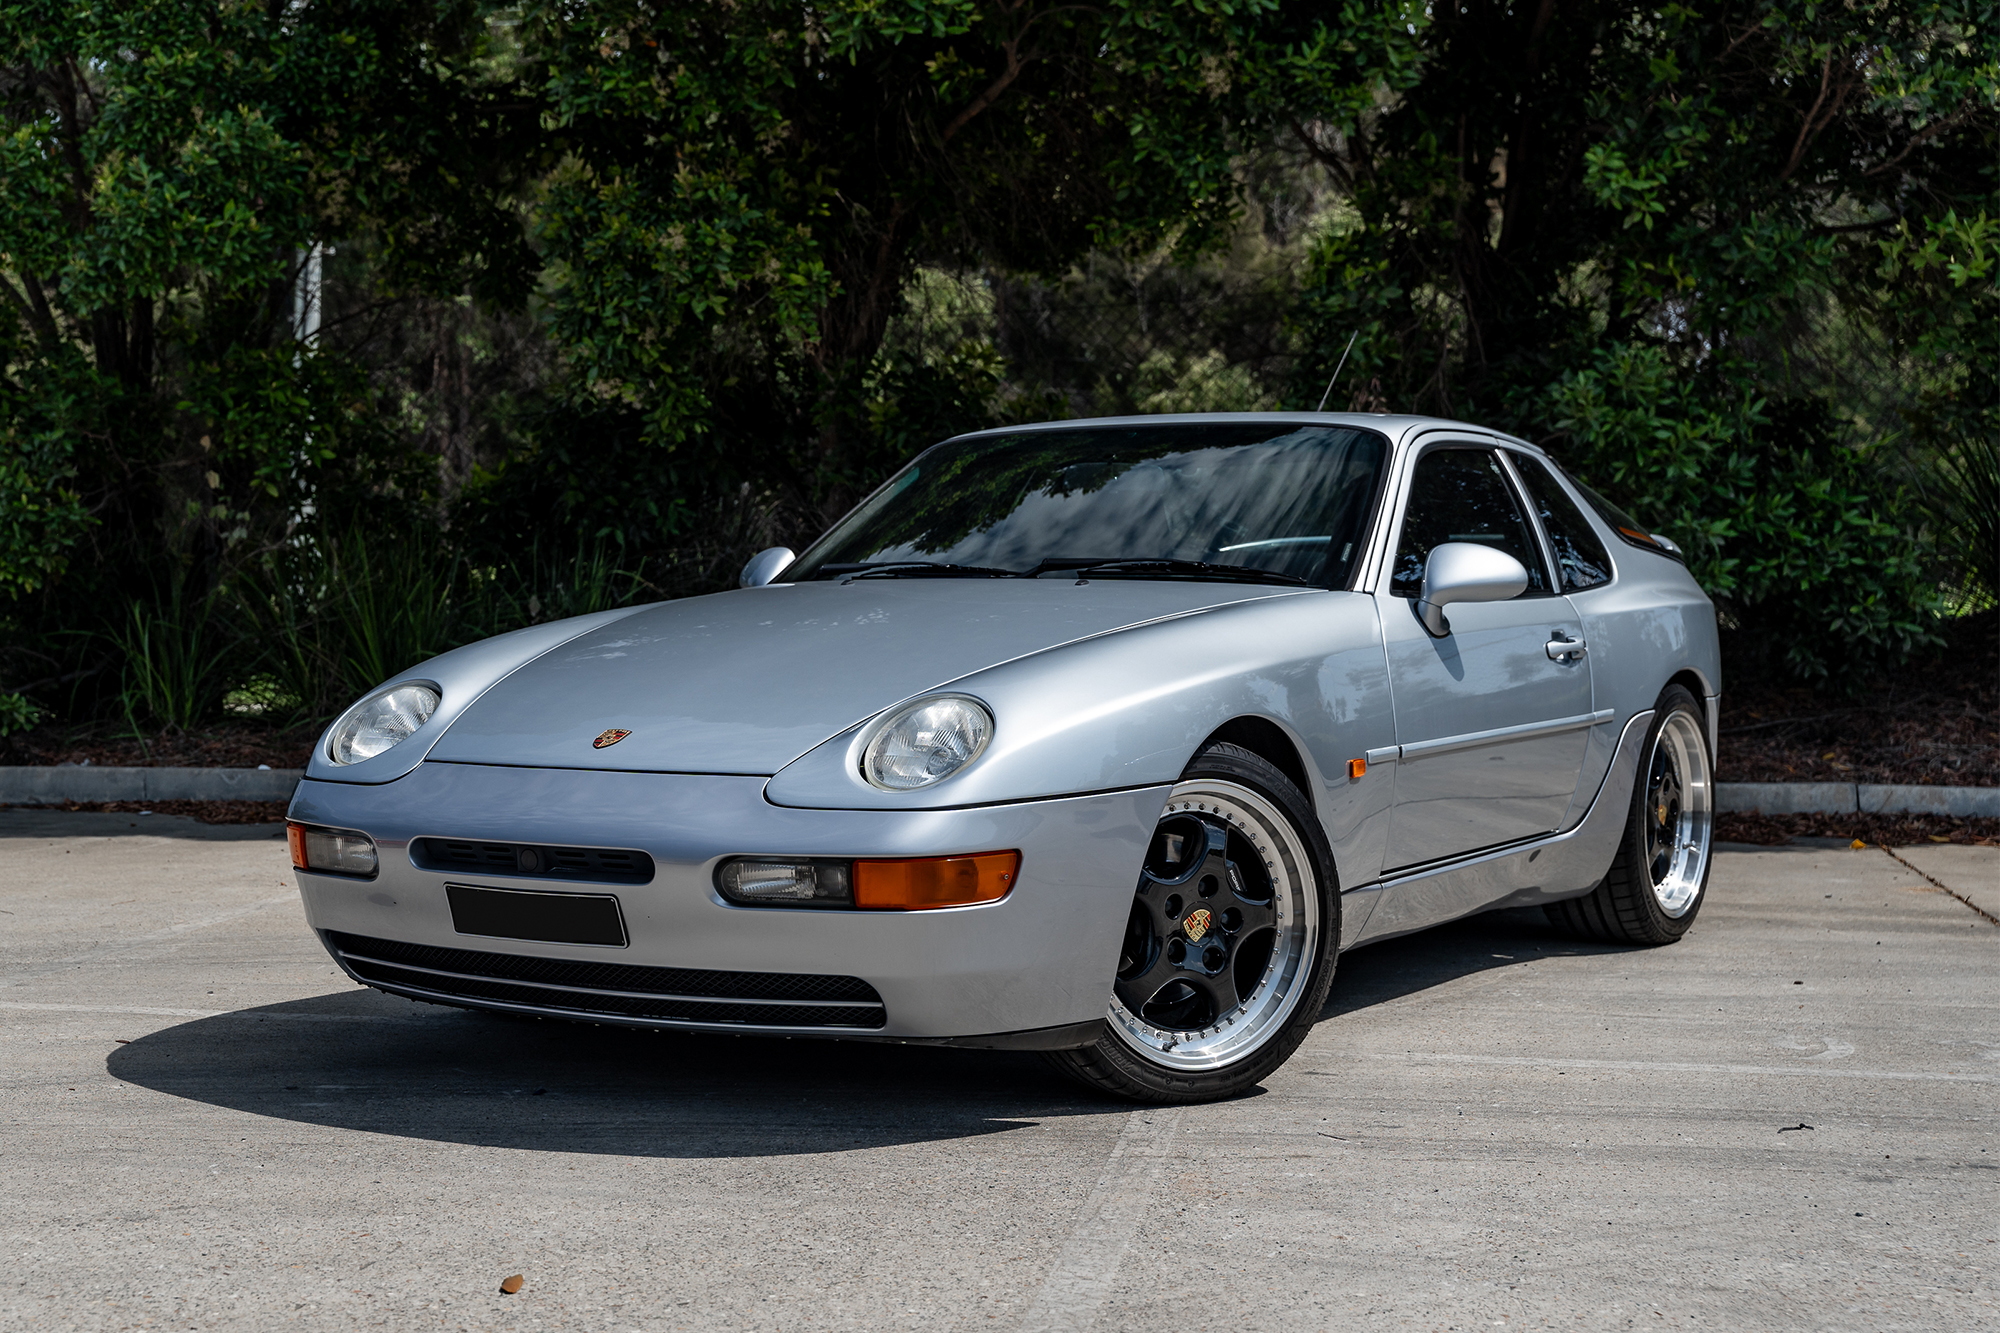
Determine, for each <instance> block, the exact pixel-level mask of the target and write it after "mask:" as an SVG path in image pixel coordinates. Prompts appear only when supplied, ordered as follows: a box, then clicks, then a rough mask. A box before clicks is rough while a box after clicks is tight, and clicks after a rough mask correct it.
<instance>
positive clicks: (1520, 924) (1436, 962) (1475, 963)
mask: <svg viewBox="0 0 2000 1333" xmlns="http://www.w3.org/2000/svg"><path fill="white" fill-rule="evenodd" d="M1625 952H1627V950H1626V949H1625V948H1624V947H1623V946H1620V945H1614V944H1590V943H1586V942H1584V941H1582V940H1579V939H1576V938H1575V937H1573V936H1571V935H1568V934H1565V933H1564V932H1562V931H1560V930H1558V929H1557V928H1556V927H1555V926H1553V925H1551V924H1550V923H1549V919H1548V918H1547V917H1546V916H1544V915H1543V914H1542V909H1541V908H1539V907H1521V908H1513V909H1510V910H1508V911H1503V912H1484V913H1481V914H1480V915H1478V916H1470V917H1466V918H1465V919H1464V920H1462V921H1454V922H1452V923H1450V924H1449V925H1444V926H1433V927H1432V928H1431V929H1429V930H1423V931H1419V932H1417V933H1416V934H1414V935H1404V936H1401V937H1399V938H1397V939H1393V940H1384V941H1383V942H1382V943H1380V944H1368V945H1364V946H1362V947H1361V948H1358V949H1355V950H1352V951H1351V952H1348V953H1345V954H1342V955H1341V958H1340V967H1339V969H1338V970H1337V971H1336V972H1335V973H1334V978H1333V991H1332V993H1331V994H1329V995H1328V996H1327V997H1326V1007H1325V1008H1323V1009H1321V1010H1320V1019H1321V1021H1322V1022H1324V1021H1325V1020H1327V1019H1330V1018H1338V1017H1340V1016H1341V1015H1343V1014H1351V1013H1354V1012H1356V1011H1357V1010H1362V1009H1368V1008H1371V1007H1372V1006H1374V1005H1378V1004H1383V1003H1386V1002H1387V1001H1390V1000H1398V999H1401V998H1402V997H1404V996H1406V995H1415V994H1417V993H1418V992H1420V991H1427V990H1430V989H1431V988H1432V987H1434V986H1442V985H1444V984H1446V983H1447V982H1451V981H1457V980H1458V979H1460V978H1461V977H1469V976H1474V975H1477V974H1478V973H1481V972H1490V971H1493V970H1494V969H1495V968H1502V967H1518V966H1519V965H1521V964H1522V963H1531V962H1534V961H1535V960H1537V959H1541V958H1561V957H1571V958H1579V957H1588V956H1591V955H1595V954H1616V953H1625Z"/></svg>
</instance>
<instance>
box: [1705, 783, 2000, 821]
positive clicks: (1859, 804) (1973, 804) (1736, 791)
mask: <svg viewBox="0 0 2000 1333" xmlns="http://www.w3.org/2000/svg"><path fill="white" fill-rule="evenodd" d="M1715 808H1716V809H1717V810H1718V811H1720V812H1721V813H1723V814H1765V815H1852V814H1864V815H1953V816H1957V817H1959V818H1965V817H1967V816H1985V817H1987V818H1989V819H1990V818H1995V817H2000V787H1898V786H1889V785H1886V784H1879V783H1872V782H1718V783H1716V784H1715Z"/></svg>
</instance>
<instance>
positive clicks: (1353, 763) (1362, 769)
mask: <svg viewBox="0 0 2000 1333" xmlns="http://www.w3.org/2000/svg"><path fill="white" fill-rule="evenodd" d="M1367 772H1368V761H1367V760H1366V759H1350V760H1348V761H1347V778H1348V781H1350V782H1352V781H1353V780H1354V779H1355V778H1358V777H1362V776H1364V775H1365V774H1366V773H1367Z"/></svg>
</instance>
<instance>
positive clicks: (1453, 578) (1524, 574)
mask: <svg viewBox="0 0 2000 1333" xmlns="http://www.w3.org/2000/svg"><path fill="white" fill-rule="evenodd" d="M1527 588H1528V571H1527V570H1526V569H1524V568H1522V567H1521V562H1520V561H1519V560H1516V559H1515V558H1514V557H1513V556H1511V555H1508V554H1507V553H1506V552H1505V551H1496V550H1494V549H1493V548H1492V547H1490V546H1481V545H1479V544H1478V543H1477V542H1439V543H1438V544H1437V545H1436V546H1433V547H1432V548H1431V555H1430V559H1428V560H1426V561H1425V562H1424V589H1423V591H1422V592H1421V593H1419V594H1418V596H1417V614H1418V615H1419V616H1421V617H1423V622H1424V628H1425V629H1427V630H1429V631H1430V632H1431V633H1432V634H1435V635H1436V636H1437V637H1439V638H1443V637H1444V636H1445V635H1447V634H1449V633H1451V622H1450V621H1448V620H1446V619H1445V618H1444V609H1445V607H1447V606H1449V605H1450V604H1451V603H1453V602H1504V601H1506V600H1507V599H1508V598H1510V597H1519V596H1520V595H1521V594H1522V593H1523V592H1526V591H1527Z"/></svg>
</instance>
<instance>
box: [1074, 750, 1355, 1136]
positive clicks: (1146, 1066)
mask: <svg viewBox="0 0 2000 1333" xmlns="http://www.w3.org/2000/svg"><path fill="white" fill-rule="evenodd" d="M1202 778H1211V779H1215V780H1218V781H1222V782H1234V783H1237V784H1239V785H1241V786H1244V787H1248V788H1250V789H1251V790H1252V791H1254V792H1256V793H1257V794H1258V795H1259V796H1261V797H1263V798H1264V799H1265V800H1267V801H1269V802H1270V803H1271V804H1272V805H1273V806H1274V807H1276V808H1277V810H1278V811H1279V813H1280V814H1282V815H1283V816H1284V817H1285V819H1286V821H1287V822H1289V823H1290V824H1291V825H1292V828H1293V830H1294V832H1296V833H1297V834H1298V836H1299V841H1300V842H1301V844H1303V845H1304V847H1305V851H1306V857H1307V859H1308V862H1309V863H1308V864H1307V865H1306V866H1304V867H1303V870H1304V871H1305V872H1306V873H1307V874H1308V875H1309V876H1310V877H1311V880H1312V890H1311V891H1312V892H1313V893H1315V894H1317V895H1318V899H1319V921H1320V926H1319V938H1318V941H1317V943H1316V944H1315V946H1314V950H1313V957H1312V959H1311V965H1310V970H1309V971H1308V972H1307V974H1306V977H1305V980H1304V982H1303V983H1302V985H1303V987H1304V989H1303V990H1302V991H1301V992H1300V994H1299V1000H1298V1004H1297V1005H1296V1006H1295V1007H1294V1008H1293V1010H1292V1013H1291V1016H1290V1017H1289V1018H1288V1019H1287V1020H1286V1022H1285V1025H1284V1027H1282V1028H1280V1029H1279V1030H1278V1031H1277V1032H1276V1033H1274V1034H1273V1035H1272V1037H1271V1038H1270V1040H1268V1041H1266V1042H1265V1043H1264V1044H1263V1045H1262V1046H1260V1047H1258V1048H1257V1049H1256V1050H1254V1051H1250V1052H1248V1053H1247V1054H1245V1055H1243V1056H1241V1057H1239V1058H1238V1059H1236V1060H1233V1061H1231V1062H1230V1063H1229V1064H1226V1065H1223V1066H1222V1067H1220V1068H1218V1069H1211V1070H1202V1071H1198V1072H1193V1071H1186V1070H1176V1069H1167V1068H1164V1067H1162V1066H1160V1065H1156V1064H1153V1063H1152V1062H1151V1061H1149V1060H1147V1059H1146V1058H1145V1057H1144V1056H1143V1055H1141V1054H1140V1053H1139V1052H1137V1051H1135V1050H1134V1049H1132V1047H1131V1046H1129V1045H1127V1044H1126V1043H1125V1042H1124V1041H1123V1040H1122V1039H1121V1038H1119V1037H1118V1036H1117V1035H1116V1034H1115V1033H1113V1032H1111V1031H1109V1030H1107V1031H1106V1032H1105V1034H1104V1035H1103V1036H1102V1037H1100V1038H1099V1039H1098V1041H1097V1043H1096V1044H1095V1045H1094V1046H1092V1047H1090V1048H1089V1050H1090V1052H1091V1054H1092V1055H1094V1056H1095V1057H1096V1058H1097V1059H1098V1060H1101V1061H1102V1062H1104V1063H1105V1064H1108V1065H1110V1066H1112V1069H1113V1071H1115V1076H1116V1078H1117V1081H1118V1082H1119V1083H1121V1084H1127V1085H1130V1086H1129V1087H1127V1088H1121V1089H1120V1091H1121V1092H1123V1094H1124V1095H1127V1096H1137V1097H1143V1098H1144V1099H1146V1100H1156V1101H1175V1102H1188V1101H1210V1100H1214V1099H1216V1098H1219V1097H1228V1096H1231V1095H1234V1094H1236V1093H1239V1092H1242V1091H1244V1090H1245V1089H1247V1088H1250V1087H1252V1086H1253V1085H1255V1084H1256V1083H1258V1082H1259V1081H1261V1080H1262V1079H1264V1078H1265V1077H1267V1076H1268V1075H1269V1074H1270V1073H1271V1072H1272V1071H1273V1070H1275V1069H1277V1068H1278V1066H1280V1065H1282V1064H1283V1063H1284V1062H1285V1061H1286V1060H1288V1059H1290V1058H1291V1055H1292V1052H1293V1051H1295V1050H1297V1049H1298V1047H1299V1043H1300V1042H1302V1041H1304V1040H1305V1037H1306V1034H1307V1033H1308V1032H1310V1031H1311V1030H1312V1026H1313V1024H1314V1023H1315V1022H1317V1021H1318V1019H1319V1013H1320V1010H1321V1008H1323V1007H1324V1006H1325V1004H1326V995H1327V991H1328V990H1329V989H1331V987H1332V985H1333V972H1334V967H1335V965H1336V963H1337V961H1338V959H1339V956H1340V889H1339V883H1338V881H1337V880H1336V878H1335V875H1334V869H1333V850H1332V847H1331V845H1330V844H1329V843H1328V842H1327V838H1326V831H1325V829H1323V828H1322V827H1321V826H1320V822H1319V819H1318V817H1317V816H1316V815H1314V813H1313V811H1312V807H1311V806H1310V804H1309V803H1308V802H1307V801H1306V798H1305V795H1304V794H1303V793H1302V792H1300V791H1299V789H1298V788H1297V787H1296V786H1295V785H1293V783H1292V782H1291V780H1290V779H1288V778H1287V777H1285V775H1284V774H1283V773H1282V772H1281V771H1279V769H1278V768H1277V767H1276V766H1275V765H1274V764H1272V763H1271V762H1270V761H1268V760H1266V759H1263V758H1261V757H1260V756H1258V755H1255V754H1253V753H1251V752H1250V751H1248V750H1245V749H1243V748H1241V747H1240V746H1236V745H1230V744H1226V743H1224V744H1217V745H1212V746H1210V747H1208V748H1207V749H1206V750H1204V751H1202V752H1201V753H1200V754H1198V755H1196V756H1195V758H1194V761H1193V762H1192V763H1190V764H1189V765H1188V767H1187V770H1186V771H1185V772H1184V773H1183V774H1182V775H1181V781H1183V782H1189V781H1197V780H1200V779H1202ZM1150 836H1151V834H1150V833H1149V834H1148V837H1150ZM1135 878H1136V872H1135ZM1093 1081H1098V1080H1093Z"/></svg>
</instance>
